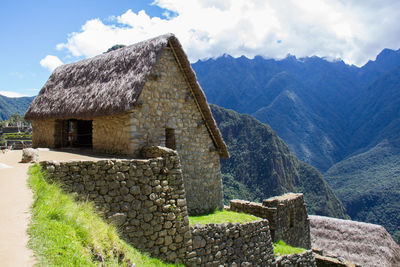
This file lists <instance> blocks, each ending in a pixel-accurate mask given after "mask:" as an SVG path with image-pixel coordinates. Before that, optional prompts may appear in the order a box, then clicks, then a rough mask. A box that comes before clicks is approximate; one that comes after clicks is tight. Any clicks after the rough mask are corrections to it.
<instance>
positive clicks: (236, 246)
mask: <svg viewBox="0 0 400 267" xmlns="http://www.w3.org/2000/svg"><path fill="white" fill-rule="evenodd" d="M191 231H192V238H193V251H192V252H191V253H189V256H191V257H192V258H191V259H190V260H189V261H187V264H188V265H189V266H235V265H236V266H273V264H274V263H275V256H274V250H273V246H272V241H271V236H270V234H269V228H268V221H267V220H261V221H255V222H248V223H244V224H239V223H234V224H232V223H227V224H207V225H200V224H198V225H196V226H195V227H191Z"/></svg>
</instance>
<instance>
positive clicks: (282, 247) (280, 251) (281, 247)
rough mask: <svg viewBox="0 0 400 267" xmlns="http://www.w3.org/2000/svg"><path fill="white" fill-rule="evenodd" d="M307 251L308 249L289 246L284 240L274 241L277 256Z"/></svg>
mask: <svg viewBox="0 0 400 267" xmlns="http://www.w3.org/2000/svg"><path fill="white" fill-rule="evenodd" d="M305 251H306V250H305V249H304V248H296V247H292V246H289V245H287V244H286V243H285V242H284V241H282V240H279V241H278V242H276V243H274V252H275V256H276V257H278V256H282V255H288V254H295V253H303V252H305Z"/></svg>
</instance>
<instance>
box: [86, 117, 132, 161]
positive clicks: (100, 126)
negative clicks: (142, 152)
mask: <svg viewBox="0 0 400 267" xmlns="http://www.w3.org/2000/svg"><path fill="white" fill-rule="evenodd" d="M92 127H93V132H92V134H93V135H92V142H93V150H94V151H97V152H102V153H107V154H118V155H129V154H130V130H131V126H130V116H129V113H124V114H120V115H113V116H103V117H96V118H93V124H92Z"/></svg>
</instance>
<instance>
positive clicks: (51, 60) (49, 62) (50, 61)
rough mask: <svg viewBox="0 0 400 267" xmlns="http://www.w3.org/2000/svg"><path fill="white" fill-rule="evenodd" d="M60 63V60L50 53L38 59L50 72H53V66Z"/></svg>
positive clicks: (55, 66)
mask: <svg viewBox="0 0 400 267" xmlns="http://www.w3.org/2000/svg"><path fill="white" fill-rule="evenodd" d="M62 64H63V63H62V61H61V60H60V59H59V58H58V57H56V56H52V55H47V56H46V57H45V58H43V59H42V60H40V65H41V66H42V67H44V68H46V69H48V70H49V71H50V72H53V70H54V69H55V68H57V67H58V66H61V65H62Z"/></svg>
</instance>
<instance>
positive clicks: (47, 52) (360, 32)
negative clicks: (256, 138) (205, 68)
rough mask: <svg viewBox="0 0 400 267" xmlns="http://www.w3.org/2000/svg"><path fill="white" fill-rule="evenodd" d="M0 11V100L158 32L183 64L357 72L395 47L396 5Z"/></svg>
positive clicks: (207, 2) (389, 1)
mask: <svg viewBox="0 0 400 267" xmlns="http://www.w3.org/2000/svg"><path fill="white" fill-rule="evenodd" d="M0 12H1V15H0V25H1V30H0V34H1V37H2V38H1V39H2V42H0V53H1V57H0V58H1V61H0V94H3V95H8V96H17V95H36V94H37V93H38V90H39V89H40V88H41V87H42V86H43V85H44V83H45V82H46V80H47V79H48V77H49V75H50V74H51V71H52V70H53V69H54V68H55V67H56V66H58V65H60V64H64V63H70V62H74V61H77V60H79V59H83V58H87V57H92V56H94V55H97V54H100V53H102V52H104V51H105V50H106V49H107V48H109V47H111V46H112V45H113V44H117V43H121V44H125V45H129V44H132V43H135V42H138V41H140V40H144V39H147V38H150V37H153V36H156V35H159V34H163V33H166V32H173V33H175V34H176V36H177V37H178V38H179V40H180V41H181V43H182V45H183V47H184V49H185V51H186V52H187V54H188V56H189V59H190V60H191V61H192V62H195V61H196V60H199V59H206V58H211V57H218V56H221V55H223V54H225V53H227V54H230V55H233V56H241V55H245V56H247V57H249V58H251V57H254V56H255V55H262V56H264V57H266V58H278V59H279V58H283V57H285V56H286V55H287V54H292V55H296V56H297V57H305V56H312V55H317V56H321V57H326V58H327V59H335V58H341V59H343V60H344V61H345V62H346V63H348V64H355V65H358V66H361V65H363V64H365V63H366V62H367V61H368V60H369V59H374V58H375V56H376V55H377V54H378V53H379V52H380V51H381V50H382V49H383V48H391V49H399V48H400V23H398V19H399V17H400V1H398V0H381V1H373V0H365V1H358V0H347V1H341V0H302V1H298V0H281V1H275V0H271V1H265V0H191V1H187V0H155V1H154V2H153V1H133V0H130V1H128V0H114V1H103V0H97V1H95V0H81V1H75V0H69V1H54V0H53V1H47V0H38V1H26V0H25V1H17V0H14V1H10V0H2V1H1V8H0Z"/></svg>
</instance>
